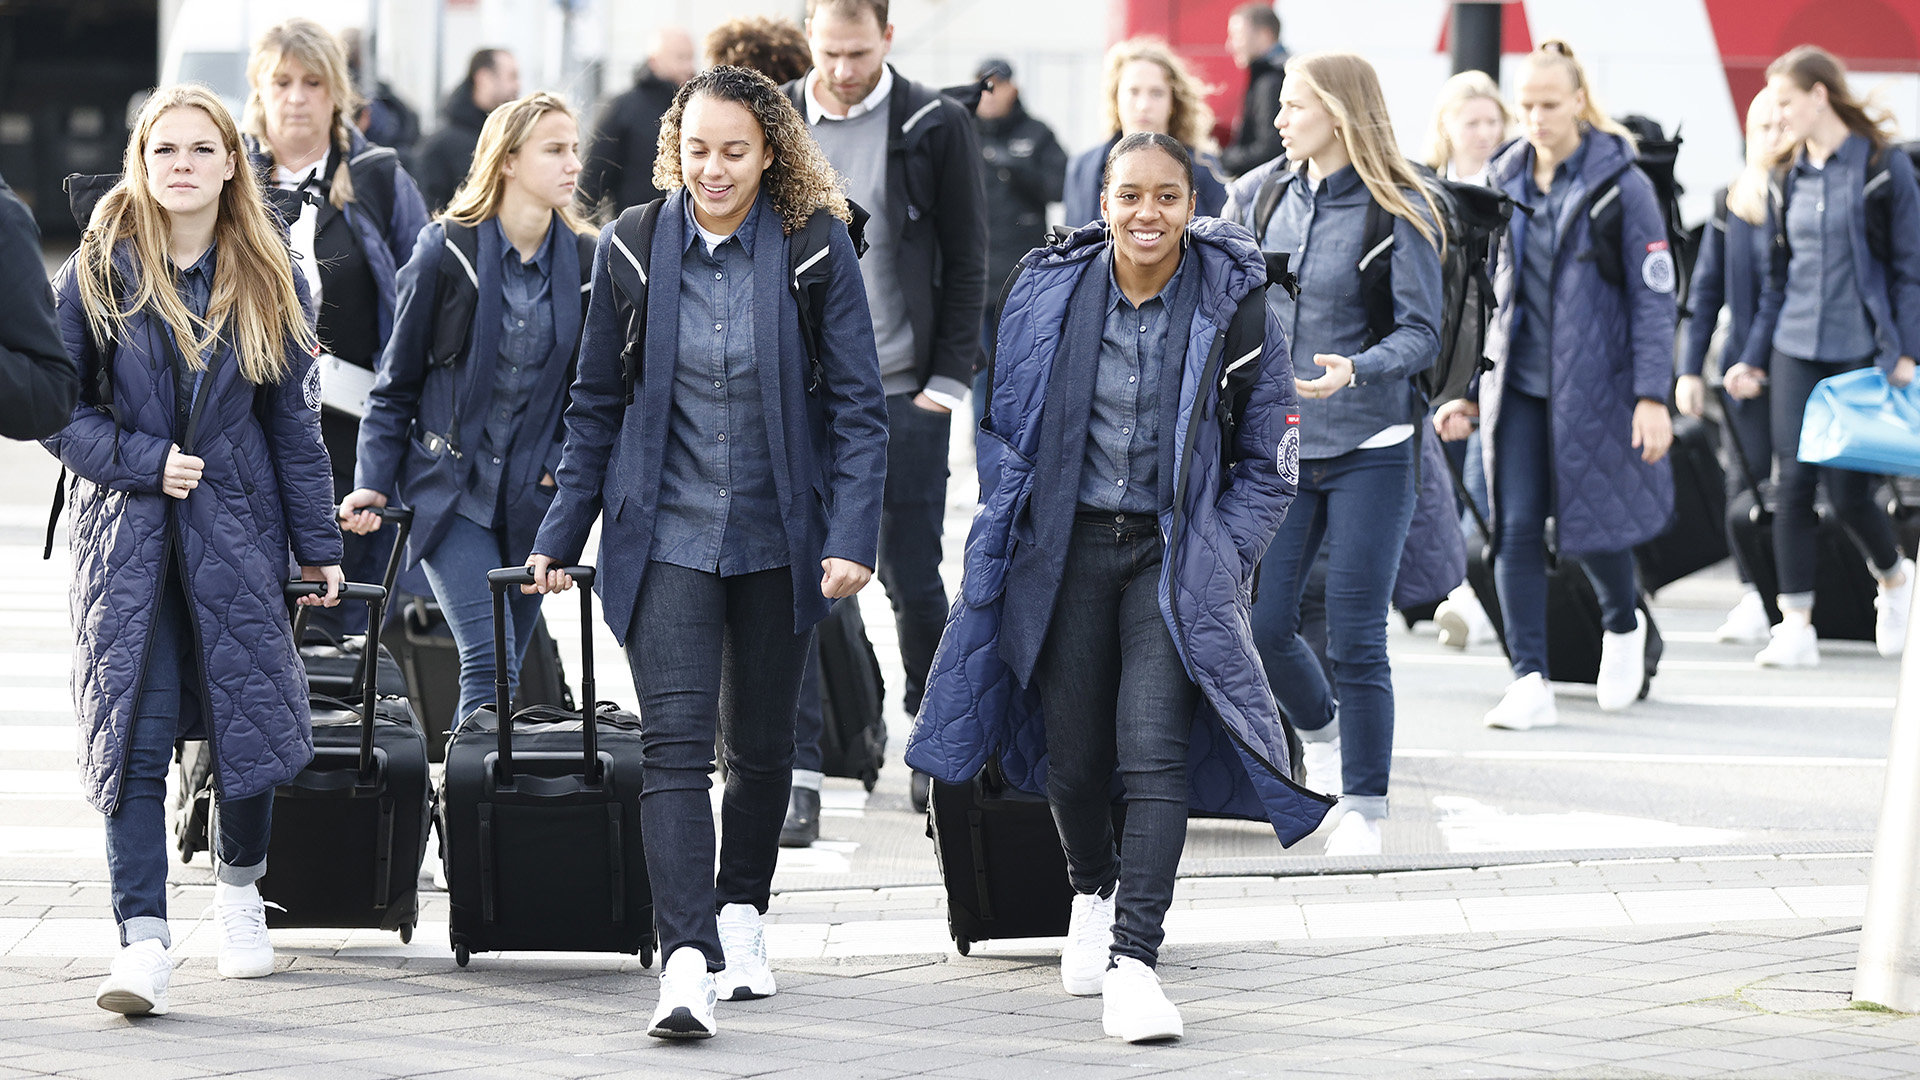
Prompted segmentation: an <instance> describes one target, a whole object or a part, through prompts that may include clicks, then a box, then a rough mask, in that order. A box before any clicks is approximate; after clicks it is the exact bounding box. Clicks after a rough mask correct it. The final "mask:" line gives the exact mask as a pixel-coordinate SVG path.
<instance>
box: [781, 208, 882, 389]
mask: <svg viewBox="0 0 1920 1080" xmlns="http://www.w3.org/2000/svg"><path fill="white" fill-rule="evenodd" d="M849 205H851V204H849ZM863 213H864V211H862V212H861V213H860V214H856V215H855V217H856V218H858V217H860V216H861V214H863ZM838 220H839V219H838V218H835V217H834V216H833V214H832V213H830V212H829V211H828V210H827V209H826V208H825V207H821V208H819V209H816V210H815V211H814V212H813V213H812V214H811V215H810V216H809V217H808V218H807V220H806V224H804V225H801V226H800V228H798V229H797V230H795V231H794V233H793V235H791V236H789V237H788V238H787V288H788V290H789V291H790V292H792V293H793V302H794V306H795V308H796V309H797V310H798V312H799V315H800V341H801V344H802V345H804V346H805V348H806V350H807V369H808V371H807V393H809V394H811V393H814V392H815V391H817V390H819V388H820V370H821V365H820V332H821V330H822V329H824V328H825V327H826V325H827V289H828V287H829V286H830V285H831V284H832V281H833V267H832V265H831V264H830V263H829V262H828V261H827V253H828V245H829V244H831V243H832V240H833V226H834V223H835V222H837V221H838ZM862 224H864V222H862ZM856 246H857V245H856Z"/></svg>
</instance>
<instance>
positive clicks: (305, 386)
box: [300, 364, 320, 412]
mask: <svg viewBox="0 0 1920 1080" xmlns="http://www.w3.org/2000/svg"><path fill="white" fill-rule="evenodd" d="M300 392H301V394H302V395H303V396H304V397H305V398H306V399H307V408H309V409H312V410H313V411H314V412H319V411H320V365H319V364H309V365H308V366H307V377H306V379H305V380H304V381H303V382H302V383H301V385H300Z"/></svg>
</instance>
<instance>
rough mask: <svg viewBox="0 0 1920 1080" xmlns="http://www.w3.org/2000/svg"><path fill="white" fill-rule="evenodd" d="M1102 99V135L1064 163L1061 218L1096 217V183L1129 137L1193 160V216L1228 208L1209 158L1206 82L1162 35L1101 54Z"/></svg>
mask: <svg viewBox="0 0 1920 1080" xmlns="http://www.w3.org/2000/svg"><path fill="white" fill-rule="evenodd" d="M1103 85H1104V89H1103V91H1102V93H1103V97H1102V101H1103V102H1104V103H1105V108H1106V123H1107V132H1108V134H1107V138H1106V140H1105V141H1104V142H1102V143H1101V144H1100V145H1099V146H1095V147H1092V148H1090V149H1088V150H1087V151H1086V152H1085V153H1083V154H1081V155H1079V156H1078V157H1076V158H1074V159H1073V160H1072V161H1071V162H1068V163H1067V183H1066V221H1067V224H1068V225H1073V226H1079V225H1084V224H1086V223H1087V222H1089V221H1097V220H1099V218H1100V185H1101V181H1102V180H1103V178H1104V177H1105V175H1106V167H1107V155H1108V154H1109V153H1111V152H1112V150H1113V147H1114V144H1115V143H1117V142H1119V141H1120V139H1121V138H1122V137H1123V136H1126V135H1131V134H1133V133H1135V132H1153V133H1157V134H1160V135H1171V136H1173V138H1174V139H1175V140H1176V141H1178V142H1179V143H1180V145H1181V146H1184V147H1186V149H1187V153H1188V154H1189V155H1190V156H1191V157H1192V158H1193V176H1194V198H1195V208H1196V209H1195V212H1196V213H1197V214H1199V215H1200V216H1202V217H1213V216H1214V215H1216V214H1218V213H1220V211H1221V209H1222V208H1224V207H1225V206H1226V204H1227V189H1226V185H1225V184H1224V183H1222V182H1221V180H1220V175H1219V168H1218V166H1219V162H1218V160H1217V159H1216V158H1215V157H1214V154H1213V151H1214V145H1213V134H1212V132H1213V108H1212V107H1211V106H1209V105H1208V104H1207V92H1208V87H1207V84H1206V83H1204V82H1202V81H1201V80H1200V78H1199V77H1198V76H1196V75H1195V74H1194V73H1193V72H1192V71H1190V70H1189V69H1188V68H1187V65H1186V62H1185V61H1184V60H1181V59H1180V56H1179V54H1177V53H1175V52H1174V51H1173V47H1172V46H1170V45H1168V44H1167V43H1166V41H1165V40H1164V39H1162V38H1157V37H1136V38H1128V39H1127V40H1125V41H1122V42H1119V43H1117V44H1115V45H1114V46H1113V47H1112V48H1111V49H1108V50H1107V57H1106V74H1105V82H1104V84H1103Z"/></svg>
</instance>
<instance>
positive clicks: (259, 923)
mask: <svg viewBox="0 0 1920 1080" xmlns="http://www.w3.org/2000/svg"><path fill="white" fill-rule="evenodd" d="M219 907H220V933H221V936H222V937H224V938H225V939H226V941H227V942H228V944H231V945H233V946H234V947H236V948H241V949H257V948H259V947H260V946H262V945H264V944H266V943H267V909H266V907H265V905H254V904H222V905H219Z"/></svg>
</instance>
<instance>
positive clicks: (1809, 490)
mask: <svg viewBox="0 0 1920 1080" xmlns="http://www.w3.org/2000/svg"><path fill="white" fill-rule="evenodd" d="M1870 363H1871V361H1868V360H1862V361H1860V362H1859V363H1854V364H1823V363H1819V362H1817V361H1813V360H1796V359H1794V358H1793V357H1791V356H1788V355H1786V354H1785V353H1781V352H1775V353H1774V354H1773V360H1772V362H1771V363H1770V364H1769V365H1768V383H1769V386H1770V393H1771V394H1772V397H1773V461H1774V469H1775V470H1776V477H1775V480H1774V489H1773V494H1774V502H1775V508H1774V514H1773V552H1774V560H1775V561H1776V562H1778V563H1779V564H1780V595H1781V596H1799V597H1802V598H1803V604H1802V606H1804V607H1811V606H1812V604H1813V582H1814V567H1815V564H1816V562H1817V559H1818V556H1817V554H1816V552H1817V551H1818V550H1819V544H1818V542H1817V540H1816V537H1817V535H1818V533H1819V528H1820V518H1819V516H1818V515H1817V514H1816V513H1815V511H1814V505H1813V500H1814V493H1815V488H1816V485H1818V486H1820V487H1825V488H1826V489H1827V502H1828V503H1830V504H1831V505H1832V506H1833V512H1834V513H1835V514H1837V515H1839V517H1840V522H1841V524H1843V525H1845V526H1846V527H1847V531H1848V532H1849V533H1851V534H1852V535H1853V540H1854V543H1856V544H1858V545H1859V546H1860V550H1861V551H1862V553H1864V554H1865V555H1866V556H1867V559H1868V560H1869V561H1870V562H1872V563H1873V566H1874V569H1875V570H1876V571H1877V572H1878V573H1880V574H1881V575H1886V574H1889V573H1892V571H1893V568H1894V567H1895V566H1898V565H1899V563H1900V546H1899V541H1898V540H1896V539H1895V538H1894V535H1893V522H1892V521H1890V520H1888V518H1887V511H1886V508H1885V507H1883V506H1881V505H1879V504H1878V503H1876V502H1875V501H1874V499H1873V487H1874V485H1875V484H1877V483H1879V482H1880V478H1879V477H1877V476H1873V475H1870V474H1868V473H1863V472H1854V471H1853V470H1851V469H1829V468H1825V467H1823V466H1820V465H1808V464H1807V463H1805V462H1803V461H1801V460H1800V425H1801V424H1802V423H1803V422H1804V421H1805V419H1806V413H1807V399H1808V398H1809V397H1812V396H1813V387H1814V384H1815V383H1818V382H1819V381H1820V380H1821V379H1825V378H1830V377H1832V376H1834V375H1838V374H1840V373H1841V372H1844V371H1852V370H1854V369H1857V368H1863V367H1866V366H1868V364H1870Z"/></svg>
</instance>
